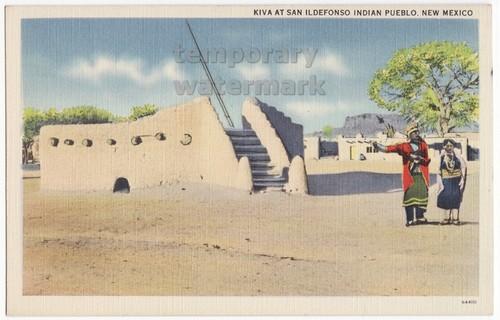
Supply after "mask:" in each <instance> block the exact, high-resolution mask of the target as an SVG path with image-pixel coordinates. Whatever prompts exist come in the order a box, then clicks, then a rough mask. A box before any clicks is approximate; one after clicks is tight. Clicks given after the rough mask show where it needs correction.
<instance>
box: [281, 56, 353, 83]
mask: <svg viewBox="0 0 500 320" xmlns="http://www.w3.org/2000/svg"><path fill="white" fill-rule="evenodd" d="M279 72H280V74H281V76H283V77H286V78H289V79H295V78H306V77H309V75H312V74H318V73H329V74H332V75H337V76H347V75H349V68H348V67H347V65H346V64H345V62H344V60H343V59H342V57H341V56H339V55H338V54H336V53H334V52H332V51H326V52H321V51H320V52H318V53H317V54H316V57H315V59H314V60H313V62H312V66H311V67H310V68H307V67H306V59H305V57H304V55H299V56H298V59H297V63H286V64H283V65H281V66H280V68H279Z"/></svg>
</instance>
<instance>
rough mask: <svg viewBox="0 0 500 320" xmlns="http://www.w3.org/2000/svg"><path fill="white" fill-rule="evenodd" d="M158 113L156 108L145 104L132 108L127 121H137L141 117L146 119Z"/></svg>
mask: <svg viewBox="0 0 500 320" xmlns="http://www.w3.org/2000/svg"><path fill="white" fill-rule="evenodd" d="M157 111H158V107H157V106H155V105H154V104H145V105H143V106H136V107H133V108H132V111H131V112H130V116H129V119H130V120H137V119H140V118H143V117H147V116H150V115H153V114H155V113H156V112H157Z"/></svg>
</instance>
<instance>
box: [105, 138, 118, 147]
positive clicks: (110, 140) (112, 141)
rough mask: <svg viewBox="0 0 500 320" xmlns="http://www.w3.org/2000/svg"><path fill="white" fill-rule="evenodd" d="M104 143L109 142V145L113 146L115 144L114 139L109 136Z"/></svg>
mask: <svg viewBox="0 0 500 320" xmlns="http://www.w3.org/2000/svg"><path fill="white" fill-rule="evenodd" d="M106 143H107V144H109V145H110V146H114V145H115V144H116V140H115V139H111V138H110V139H108V140H106Z"/></svg>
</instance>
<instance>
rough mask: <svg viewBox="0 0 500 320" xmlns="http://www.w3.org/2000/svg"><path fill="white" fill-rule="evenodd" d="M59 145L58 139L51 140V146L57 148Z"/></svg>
mask: <svg viewBox="0 0 500 320" xmlns="http://www.w3.org/2000/svg"><path fill="white" fill-rule="evenodd" d="M58 144H59V139H57V138H56V137H52V138H50V145H51V146H53V147H57V145H58Z"/></svg>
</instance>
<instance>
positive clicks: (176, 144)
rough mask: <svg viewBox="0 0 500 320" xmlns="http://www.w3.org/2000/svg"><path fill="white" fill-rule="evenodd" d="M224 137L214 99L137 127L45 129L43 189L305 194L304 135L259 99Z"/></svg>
mask: <svg viewBox="0 0 500 320" xmlns="http://www.w3.org/2000/svg"><path fill="white" fill-rule="evenodd" d="M242 122H243V129H228V130H226V129H224V127H223V126H222V124H221V122H220V121H219V118H218V115H217V113H216V111H215V110H214V108H213V106H212V105H211V103H210V100H209V98H207V97H201V98H198V99H195V100H193V101H191V102H189V103H186V104H184V105H180V106H176V107H171V108H165V109H161V110H160V111H158V112H157V113H156V114H154V115H152V116H149V117H145V118H141V119H139V120H136V121H132V122H123V123H107V124H92V125H83V124H82V125H54V126H44V127H43V128H42V129H41V132H40V139H39V148H40V173H41V187H42V188H43V189H49V190H110V191H111V190H113V191H120V190H127V191H128V190H130V189H135V188H146V187H153V186H160V185H162V184H168V183H175V182H180V181H187V182H202V183H210V184H216V185H221V186H227V187H233V188H238V189H244V190H261V189H267V188H275V189H284V190H287V191H289V192H301V193H307V180H306V176H305V168H304V161H303V156H304V147H303V143H302V141H303V128H302V126H301V125H298V124H295V123H293V122H292V121H291V119H290V118H288V117H286V116H285V115H284V114H283V113H282V112H279V111H278V110H277V109H276V108H274V107H270V106H268V105H266V104H264V103H262V102H260V101H258V100H257V99H248V100H246V101H245V103H244V105H243V110H242Z"/></svg>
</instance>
